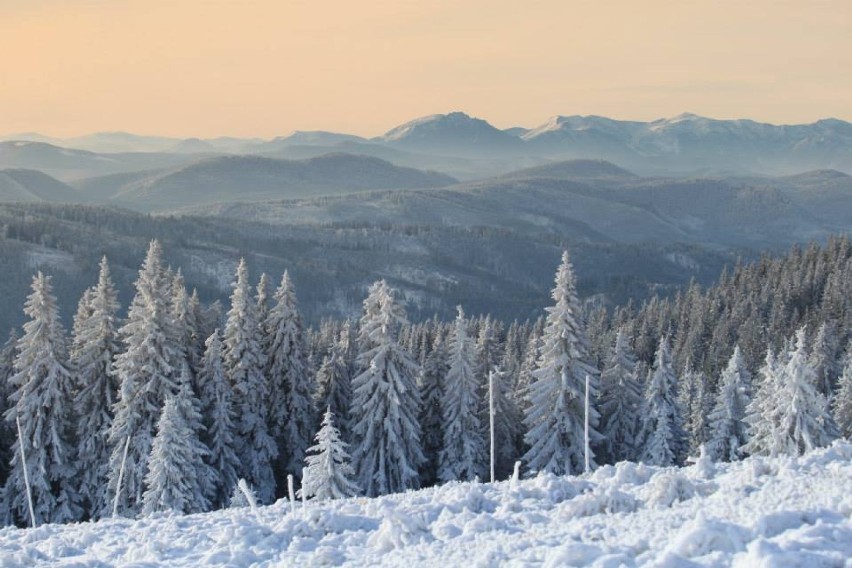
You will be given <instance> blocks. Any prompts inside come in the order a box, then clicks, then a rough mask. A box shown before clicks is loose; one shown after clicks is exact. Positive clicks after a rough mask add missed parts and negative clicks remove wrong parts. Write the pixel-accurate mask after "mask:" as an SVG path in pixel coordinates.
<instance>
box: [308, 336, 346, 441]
mask: <svg viewBox="0 0 852 568" xmlns="http://www.w3.org/2000/svg"><path fill="white" fill-rule="evenodd" d="M342 333H347V334H348V331H346V332H342ZM345 341H348V339H345V338H343V337H341V339H340V340H339V341H338V342H337V343H335V344H334V345H332V347H331V352H330V353H329V354H328V355H326V357H325V358H324V359H323V361H322V365H320V368H319V370H318V371H317V375H316V383H317V407H318V408H330V409H331V412H332V414H334V416H335V422H336V423H337V425H338V431H339V432H340V437H341V438H342V439H343V440H344V441H345V442H347V443H349V441H350V440H351V439H352V437H351V430H352V428H351V420H350V416H349V406H350V405H351V404H352V375H351V368H350V366H349V364H348V363H347V362H346V359H345V355H344V353H345V352H346V346H345V345H344V342H345Z"/></svg>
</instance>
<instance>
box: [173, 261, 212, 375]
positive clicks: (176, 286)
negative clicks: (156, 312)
mask: <svg viewBox="0 0 852 568" xmlns="http://www.w3.org/2000/svg"><path fill="white" fill-rule="evenodd" d="M193 297H194V298H195V300H193ZM194 301H198V298H197V296H190V295H189V294H188V293H187V291H186V285H185V283H184V279H183V274H182V273H181V271H180V269H178V271H177V272H176V273H175V275H174V278H173V279H172V282H171V299H170V302H171V312H172V319H173V332H174V342H175V344H176V345H178V347H179V350H178V359H177V360H176V361H175V366H176V367H180V365H181V364H182V358H183V357H185V358H186V360H187V361H188V362H189V367H190V370H191V371H192V374H193V388H197V385H196V384H195V377H194V375H195V373H196V372H197V371H198V368H199V367H200V366H201V356H202V355H203V353H204V344H203V343H202V339H203V338H202V337H201V336H200V330H199V322H198V319H197V315H198V311H197V308H196V306H195V305H194V304H193V302H194Z"/></svg>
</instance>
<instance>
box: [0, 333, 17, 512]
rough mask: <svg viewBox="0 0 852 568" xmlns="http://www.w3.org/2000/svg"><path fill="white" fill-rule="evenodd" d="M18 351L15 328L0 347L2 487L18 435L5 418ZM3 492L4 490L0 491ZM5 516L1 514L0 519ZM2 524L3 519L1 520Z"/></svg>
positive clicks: (9, 402)
mask: <svg viewBox="0 0 852 568" xmlns="http://www.w3.org/2000/svg"><path fill="white" fill-rule="evenodd" d="M17 353H18V333H17V332H16V331H15V330H14V329H13V330H12V331H10V332H9V339H7V340H6V343H5V344H4V345H3V347H2V348H0V487H2V486H3V485H4V484H5V483H6V479H7V478H8V477H9V464H10V463H11V461H12V446H13V445H14V443H15V438H17V436H18V431H17V427H16V426H15V425H14V424H11V423H9V422H8V421H7V420H3V419H2V417H3V416H5V414H6V411H7V410H8V409H9V406H10V405H13V403H11V401H10V400H9V395H11V394H12V392H13V391H12V384H11V383H10V381H9V380H10V379H11V378H12V376H13V375H14V374H15V357H16V356H17ZM0 493H2V491H0ZM2 518H3V516H2V515H0V519H2ZM0 524H2V520H0Z"/></svg>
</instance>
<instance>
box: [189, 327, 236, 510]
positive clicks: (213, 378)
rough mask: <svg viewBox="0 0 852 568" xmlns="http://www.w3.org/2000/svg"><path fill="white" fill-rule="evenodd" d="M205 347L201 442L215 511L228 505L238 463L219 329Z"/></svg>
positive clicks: (231, 405) (202, 376)
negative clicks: (210, 482)
mask: <svg viewBox="0 0 852 568" xmlns="http://www.w3.org/2000/svg"><path fill="white" fill-rule="evenodd" d="M205 345H206V350H205V351H204V357H203V359H202V361H201V369H200V370H199V373H198V379H199V384H200V385H201V396H200V404H201V408H202V417H203V423H204V427H205V429H204V435H203V436H202V440H203V441H204V443H205V444H206V445H207V448H208V451H209V454H208V456H207V463H208V464H209V465H210V467H211V468H212V470H213V472H214V476H213V479H212V481H213V483H212V486H211V488H210V493H209V494H208V495H207V497H208V499H209V500H210V504H211V506H212V508H214V509H218V508H221V507H224V506H226V505H227V504H228V498H229V496H230V495H231V491H232V490H233V488H234V487H235V486H236V484H237V470H239V468H240V463H239V460H238V459H237V439H236V425H235V423H234V422H235V416H234V408H233V401H232V399H233V393H232V390H231V385H230V383H229V382H228V378H227V377H226V376H225V369H224V362H223V355H222V341H221V339H220V337H219V330H218V329H217V330H214V331H213V333H212V334H211V335H210V337H208V338H207V341H206V342H205Z"/></svg>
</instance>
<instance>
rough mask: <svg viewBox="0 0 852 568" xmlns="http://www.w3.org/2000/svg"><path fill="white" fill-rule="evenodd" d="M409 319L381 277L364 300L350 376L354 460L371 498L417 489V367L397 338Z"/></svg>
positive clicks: (419, 459) (361, 483) (420, 456)
mask: <svg viewBox="0 0 852 568" xmlns="http://www.w3.org/2000/svg"><path fill="white" fill-rule="evenodd" d="M405 323H407V322H406V319H405V313H404V311H403V309H402V307H401V306H400V305H399V304H397V302H396V301H395V300H394V297H393V293H392V291H391V289H390V287H389V286H388V285H387V283H386V282H385V281H384V280H382V281H379V282H376V283H375V284H373V285H372V286H371V287H370V290H369V295H368V296H367V299H366V300H364V316H363V317H362V318H361V329H360V332H359V336H358V339H359V341H358V342H359V345H360V346H361V349H362V351H361V353H360V354H359V356H358V365H359V368H360V369H362V371H361V373H360V374H359V375H358V376H356V377H355V378H354V379H353V380H352V388H353V405H352V411H353V433H354V437H355V439H356V440H358V445H357V446H356V447H355V449H354V452H353V461H354V463H355V467H356V471H357V473H358V475H357V479H358V484H359V486H360V487H361V488H362V489H363V490H364V492H365V494H366V495H368V496H376V495H382V494H386V493H394V492H399V491H404V490H406V489H417V488H418V487H419V479H418V473H417V470H418V467H419V466H420V464H421V463H422V462H423V461H424V457H423V453H422V450H421V447H420V424H419V423H418V421H417V418H418V414H419V412H420V408H421V402H420V393H419V391H418V389H417V384H416V377H417V374H418V373H419V368H418V367H417V364H416V363H414V361H412V360H411V357H410V356H409V354H408V353H407V352H406V351H405V350H404V349H402V347H400V345H399V344H398V343H397V341H396V333H397V330H398V329H399V328H400V326H402V325H403V324H405Z"/></svg>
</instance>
